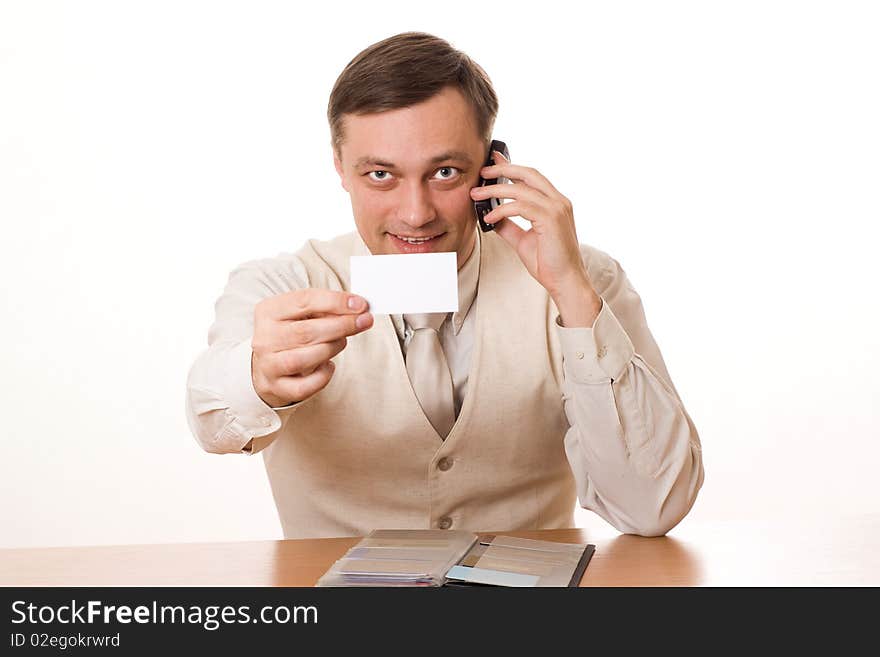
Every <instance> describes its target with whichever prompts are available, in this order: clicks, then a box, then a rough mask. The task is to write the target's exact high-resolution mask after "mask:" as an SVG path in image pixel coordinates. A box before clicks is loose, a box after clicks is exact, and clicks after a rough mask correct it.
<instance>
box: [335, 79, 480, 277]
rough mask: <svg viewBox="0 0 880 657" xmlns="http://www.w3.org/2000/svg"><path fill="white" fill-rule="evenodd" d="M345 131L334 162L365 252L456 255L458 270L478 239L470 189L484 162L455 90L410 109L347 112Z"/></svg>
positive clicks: (463, 102)
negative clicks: (421, 239)
mask: <svg viewBox="0 0 880 657" xmlns="http://www.w3.org/2000/svg"><path fill="white" fill-rule="evenodd" d="M343 128H344V134H345V139H344V142H343V144H342V146H341V147H340V151H341V152H340V155H341V159H340V157H336V156H334V163H335V165H336V170H337V172H338V173H339V176H340V178H341V180H342V186H343V188H344V189H345V190H346V191H347V192H348V193H349V195H350V196H351V207H352V210H353V212H354V220H355V224H356V225H357V229H358V232H359V233H360V235H361V238H363V240H364V242H365V243H366V245H367V247H368V248H369V250H370V253H372V254H373V255H381V254H392V253H436V252H440V251H454V252H456V253H457V254H458V266H459V267H461V266H462V264H464V261H465V259H466V258H467V257H468V255H470V252H471V248H472V247H473V245H474V242H475V240H476V233H475V231H476V227H475V224H476V218H475V217H474V209H473V201H472V199H471V198H470V189H471V188H472V187H474V186H476V184H477V182H478V180H479V174H480V168H481V167H482V166H483V162H484V159H485V156H486V153H484V152H483V151H484V148H485V146H484V144H483V141H482V139H480V137H479V135H478V134H477V127H476V121H475V119H474V112H473V110H472V109H471V107H470V106H469V105H468V104H467V101H466V100H465V98H464V96H462V94H461V92H459V91H458V90H457V89H455V88H453V87H446V88H444V89H443V90H442V91H441V92H440V93H438V94H437V95H435V96H433V97H432V98H430V99H428V100H426V101H424V102H422V103H419V104H418V105H413V106H411V107H404V108H401V109H395V110H388V111H386V112H380V113H378V114H370V115H360V116H358V115H353V114H347V115H345V118H344V124H343ZM400 237H410V238H419V237H432V238H433V239H431V240H429V241H427V242H424V243H422V244H409V243H407V242H405V241H403V240H401V239H399V238H400Z"/></svg>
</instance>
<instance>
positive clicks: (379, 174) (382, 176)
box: [367, 171, 391, 182]
mask: <svg viewBox="0 0 880 657" xmlns="http://www.w3.org/2000/svg"><path fill="white" fill-rule="evenodd" d="M367 175H368V176H369V177H370V180H375V181H376V182H384V181H386V180H388V178H389V176H390V175H391V174H390V173H388V172H387V171H370V173H368V174H367ZM374 176H375V177H374Z"/></svg>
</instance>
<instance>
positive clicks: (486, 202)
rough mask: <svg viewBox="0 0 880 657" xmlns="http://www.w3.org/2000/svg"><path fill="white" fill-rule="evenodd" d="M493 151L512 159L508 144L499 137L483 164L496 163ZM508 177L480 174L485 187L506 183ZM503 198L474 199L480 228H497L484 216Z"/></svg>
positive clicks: (481, 185) (481, 184)
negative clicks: (492, 176) (488, 222)
mask: <svg viewBox="0 0 880 657" xmlns="http://www.w3.org/2000/svg"><path fill="white" fill-rule="evenodd" d="M492 151H498V152H499V153H501V154H502V155H503V156H504V157H505V158H507V161H508V162H509V161H510V152H509V151H508V150H507V144H505V143H504V142H503V141H498V140H497V139H493V140H492V143H491V144H490V145H489V154H488V155H487V156H486V162H485V163H484V164H483V166H491V165H493V164H495V159H494V158H493V157H492ZM506 182H507V178H505V177H504V176H500V177H498V178H488V179H487V178H483V177H482V176H480V187H484V186H485V185H495V184H502V183H506ZM501 203H502V200H501V199H499V198H487V199H483V200H480V201H474V214H475V215H476V216H477V221H478V222H479V224H480V229H481V230H482V231H483V232H484V233H485V232H488V231H490V230H495V224H487V223H486V222H485V221H483V217H485V216H486V215H487V214H489V213H490V212H491V211H492V210H494V209H495V208H497V207H498V206H499V205H501Z"/></svg>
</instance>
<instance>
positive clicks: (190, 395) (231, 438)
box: [186, 231, 703, 536]
mask: <svg viewBox="0 0 880 657" xmlns="http://www.w3.org/2000/svg"><path fill="white" fill-rule="evenodd" d="M477 235H478V238H477V247H476V248H475V249H474V251H473V253H472V255H471V257H470V258H469V259H468V261H467V262H466V263H465V265H464V266H463V267H462V269H461V270H460V279H459V285H460V308H459V312H457V313H454V314H453V318H452V319H453V321H452V322H446V323H445V324H444V328H443V330H442V331H441V336H440V337H441V344H442V346H443V349H444V353H445V354H447V359H448V361H449V364H450V370H451V372H452V374H453V381H454V385H455V392H456V395H455V398H456V414H457V415H458V413H459V412H460V410H461V405H462V400H463V399H464V397H465V396H466V386H467V374H468V372H469V371H471V370H470V369H469V367H470V354H471V348H472V345H473V322H474V318H473V313H472V312H469V311H470V309H471V307H472V306H473V305H474V304H473V300H474V299H475V298H476V299H478V298H479V289H478V286H476V285H474V283H475V281H476V278H477V277H478V276H479V271H480V252H481V250H480V248H479V244H480V240H482V239H484V238H483V237H482V236H481V233H480V231H477ZM493 237H494V238H495V239H496V240H499V241H500V238H498V237H497V236H494V235H493ZM360 243H361V246H362V248H363V244H362V241H361V242H360ZM493 244H494V243H493ZM495 248H496V249H497V248H498V247H497V246H496V247H495ZM364 251H365V249H364ZM581 251H582V256H583V257H584V260H585V263H587V264H588V268H587V269H588V271H589V272H590V276H591V280H592V282H593V284H594V287H595V288H596V290H597V292H599V294H600V297H601V298H602V301H603V303H602V309H601V311H600V313H599V316H598V317H597V319H596V322H595V323H594V326H593V327H592V328H565V327H563V326H562V325H561V323H560V319H559V316H558V313H557V314H555V328H552V329H551V328H549V327H548V328H547V329H546V330H555V331H556V333H557V336H555V340H556V342H558V344H559V345H560V347H561V353H562V372H563V373H564V376H563V377H561V378H562V380H561V381H560V385H561V393H562V394H561V402H562V404H563V407H564V413H565V417H566V418H567V419H568V423H569V429H568V432H567V433H566V435H565V439H564V442H565V455H566V457H567V459H568V463H569V465H570V468H571V475H573V478H574V482H575V484H576V489H577V493H578V498H579V499H580V502H581V505H582V506H583V507H584V508H588V509H591V510H593V511H595V512H596V513H598V514H599V515H600V516H602V517H603V518H605V519H606V520H607V521H608V522H609V523H611V524H612V525H613V526H615V527H617V528H618V529H620V530H621V531H625V532H631V533H642V534H661V533H665V532H666V531H667V530H668V529H669V528H670V527H671V526H674V524H676V523H677V522H678V521H679V520H680V519H681V518H682V517H683V516H684V515H685V514H686V513H687V511H688V510H689V509H690V507H691V505H692V504H693V502H694V500H695V498H696V495H697V491H698V490H699V488H700V487H701V485H702V480H703V466H702V459H701V453H700V441H699V437H698V435H697V431H696V428H695V427H694V425H693V423H692V422H691V420H690V417H689V416H688V415H687V413H686V411H685V409H684V407H683V405H682V403H681V400H680V398H679V397H678V393H677V392H676V390H675V388H674V386H673V385H672V381H671V380H670V378H669V374H668V372H667V370H666V367H665V364H664V362H663V359H662V356H661V355H660V351H659V349H658V348H657V345H656V343H655V342H654V340H653V337H652V336H651V333H650V331H649V329H648V326H647V322H646V320H645V317H644V312H643V309H642V305H641V300H640V299H639V297H638V295H637V293H636V292H635V290H634V289H633V288H632V286H631V285H630V284H629V281H628V279H627V277H626V274H625V273H624V271H623V269H622V268H621V267H620V265H619V263H618V262H617V261H616V260H614V259H613V258H611V257H610V256H608V255H607V254H605V253H603V252H601V251H599V250H597V249H594V248H593V247H589V246H586V245H581ZM308 281H309V275H308V272H307V271H306V268H305V266H304V265H303V263H302V261H301V260H300V259H299V258H298V257H297V256H296V255H293V254H281V255H279V256H278V257H277V258H274V259H265V260H260V261H251V262H249V263H245V264H243V265H241V266H240V267H238V268H236V270H234V271H233V272H232V274H231V275H230V277H229V282H228V284H227V287H226V290H225V291H224V294H223V295H222V296H221V297H220V298H219V299H218V301H217V303H216V313H217V317H216V321H215V323H214V324H213V325H212V327H211V329H210V330H209V334H208V345H209V347H208V349H207V350H206V351H205V352H203V353H202V354H201V355H200V356H199V357H198V359H197V360H196V361H195V363H194V364H193V366H192V368H191V370H190V374H189V377H188V382H187V400H186V407H187V419H188V422H189V425H190V428H191V430H192V432H193V434H194V435H195V437H196V439H197V440H198V442H199V443H200V444H201V445H202V447H203V448H204V449H206V450H207V451H210V452H217V453H234V452H246V453H256V452H259V451H261V450H263V449H264V448H265V447H266V446H268V445H270V444H271V443H272V441H273V440H274V439H275V437H276V436H277V435H279V434H280V433H281V432H280V431H279V430H281V429H282V425H285V428H287V421H288V420H289V419H290V417H291V414H292V415H293V417H294V418H295V415H296V413H297V408H299V407H300V406H302V405H303V404H307V403H308V401H309V400H305V401H303V402H300V403H299V404H293V405H291V406H287V407H283V408H279V409H273V408H270V407H269V406H267V405H266V404H265V403H263V401H262V400H261V399H260V398H259V397H258V396H257V394H256V392H255V391H254V389H253V383H252V380H251V376H250V360H251V347H250V337H251V336H252V322H253V306H254V305H255V303H256V302H257V301H258V300H259V299H260V298H264V297H265V296H269V295H274V294H279V293H282V292H285V291H288V290H290V289H296V288H301V287H307V286H308ZM485 302H489V303H491V302H492V299H486V301H485ZM611 307H614V312H613V313H612V311H611ZM510 319H511V320H512V322H511V324H510V326H508V327H505V330H508V331H513V330H516V326H517V325H516V323H515V318H513V317H511V318H510ZM391 321H392V323H393V324H394V328H395V330H396V332H397V338H398V341H399V342H398V344H399V346H401V347H402V348H404V350H405V342H406V334H407V327H406V325H405V323H404V322H403V319H402V317H400V316H396V317H395V316H392V317H391ZM375 328H376V325H374V327H373V329H375ZM373 329H371V330H373ZM495 339H499V340H503V339H504V334H503V333H499V334H498V335H497V338H495ZM316 395H321V391H319V392H318V393H316ZM313 397H314V396H313ZM480 403H482V404H491V403H493V402H492V401H491V400H482V401H481V402H480ZM548 412H549V409H548ZM499 429H501V427H499ZM267 467H268V465H267ZM600 470H601V472H600ZM648 471H650V472H651V473H653V474H652V475H651V476H648V477H646V472H648ZM670 473H672V475H673V476H674V482H675V483H674V488H675V490H674V494H673V491H672V490H671V484H670V481H669V476H670ZM661 474H662V475H663V476H660V475H661ZM596 480H601V482H602V484H601V488H602V490H601V491H600V490H598V489H597V486H596V483H595V482H596ZM634 491H638V492H637V493H635V492H634ZM317 493H318V494H320V491H317ZM401 494H404V495H405V494H406V492H405V491H403V492H402V493H401ZM276 502H278V499H277V496H276ZM279 506H280V503H279ZM647 509H653V510H655V512H652V513H646V510H647ZM636 518H638V519H640V520H639V521H638V522H636V521H634V520H633V519H636ZM282 521H284V514H283V513H282ZM483 529H489V528H487V527H484V528H483ZM329 531H336V530H335V528H333V529H330V530H329ZM285 535H288V536H292V535H306V534H305V533H304V531H300V530H299V529H291V530H290V531H288V528H287V527H286V528H285Z"/></svg>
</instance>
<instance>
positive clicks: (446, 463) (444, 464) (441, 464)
mask: <svg viewBox="0 0 880 657" xmlns="http://www.w3.org/2000/svg"><path fill="white" fill-rule="evenodd" d="M452 462H453V459H451V458H449V457H448V456H444V457H443V458H442V459H440V460H439V461H437V467H438V468H440V469H441V470H443V472H446V471H447V470H448V469H449V468H451V467H452Z"/></svg>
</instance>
